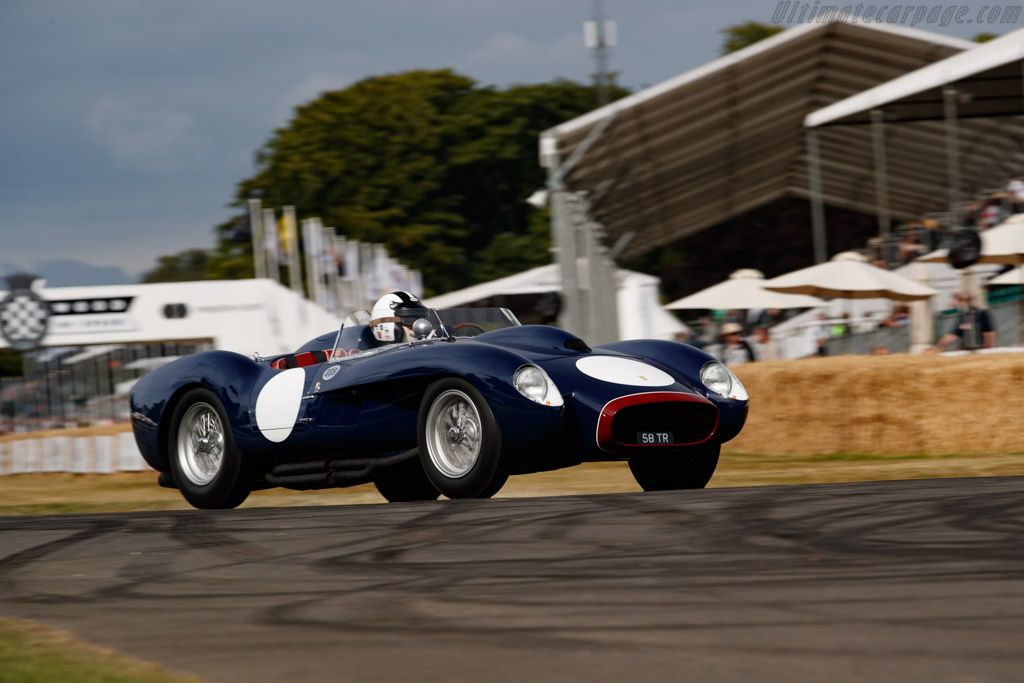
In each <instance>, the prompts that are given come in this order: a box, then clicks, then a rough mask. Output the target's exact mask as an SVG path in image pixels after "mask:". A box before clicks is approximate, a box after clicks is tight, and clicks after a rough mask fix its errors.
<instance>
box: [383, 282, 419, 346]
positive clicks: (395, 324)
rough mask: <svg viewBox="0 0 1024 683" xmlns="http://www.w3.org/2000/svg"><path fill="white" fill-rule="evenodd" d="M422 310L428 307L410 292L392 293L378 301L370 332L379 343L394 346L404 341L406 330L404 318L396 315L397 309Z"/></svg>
mask: <svg viewBox="0 0 1024 683" xmlns="http://www.w3.org/2000/svg"><path fill="white" fill-rule="evenodd" d="M409 308H422V309H423V310H424V311H426V308H427V307H426V306H424V305H423V303H422V302H420V300H419V299H417V298H416V297H415V296H413V295H412V294H410V293H409V292H391V293H390V294H385V295H384V296H382V297H381V298H379V299H377V303H375V304H374V305H373V309H372V310H371V311H370V331H371V332H373V336H374V338H376V339H377V341H379V342H382V343H385V344H393V343H395V342H400V341H403V340H404V338H405V328H404V327H403V325H402V318H400V317H399V316H398V315H396V314H395V311H396V309H409Z"/></svg>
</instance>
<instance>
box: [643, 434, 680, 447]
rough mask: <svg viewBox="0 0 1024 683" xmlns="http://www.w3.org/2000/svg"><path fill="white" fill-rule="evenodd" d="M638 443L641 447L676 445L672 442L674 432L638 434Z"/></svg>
mask: <svg viewBox="0 0 1024 683" xmlns="http://www.w3.org/2000/svg"><path fill="white" fill-rule="evenodd" d="M636 442H637V443H638V444H640V445H641V446H657V445H658V444H669V443H675V441H673V440H672V432H637V433H636Z"/></svg>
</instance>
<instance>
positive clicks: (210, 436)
mask: <svg viewBox="0 0 1024 683" xmlns="http://www.w3.org/2000/svg"><path fill="white" fill-rule="evenodd" d="M167 453H168V456H169V458H168V459H169V460H170V463H171V475H172V476H173V477H174V482H175V483H176V484H177V485H178V490H179V491H181V495H182V496H184V497H185V500H187V501H188V502H189V503H190V504H191V505H192V506H193V507H197V508H200V509H203V510H215V509H229V508H235V507H238V506H239V505H241V504H242V502H243V501H244V500H245V499H246V498H247V497H248V496H249V493H250V491H251V490H252V485H251V484H252V481H251V478H250V477H249V476H248V474H247V472H246V468H245V465H244V463H243V461H242V453H241V451H239V450H238V447H237V446H236V445H235V437H234V435H233V434H232V433H231V428H230V423H229V422H228V418H227V414H226V413H225V412H224V406H222V405H221V402H220V400H219V399H218V398H217V396H216V395H215V394H214V393H213V392H212V391H210V390H209V389H201V388H200V389H192V390H190V391H189V392H188V393H186V394H185V395H184V396H183V397H182V399H181V400H180V401H178V404H177V405H176V406H175V407H174V412H173V413H172V414H171V423H170V429H169V430H168V437H167Z"/></svg>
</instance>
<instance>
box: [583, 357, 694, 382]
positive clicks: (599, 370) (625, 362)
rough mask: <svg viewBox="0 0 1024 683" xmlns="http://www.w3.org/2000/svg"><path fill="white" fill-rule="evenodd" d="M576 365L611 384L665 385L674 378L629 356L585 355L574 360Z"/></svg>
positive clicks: (586, 372) (590, 375) (588, 373)
mask: <svg viewBox="0 0 1024 683" xmlns="http://www.w3.org/2000/svg"><path fill="white" fill-rule="evenodd" d="M576 367H577V369H579V371H580V372H582V373H583V374H584V375H587V376H588V377H593V378H594V379H599V380H601V381H603V382H611V383H612V384H628V385H630V386H635V387H667V386H668V385H670V384H674V383H675V380H674V379H672V376H671V375H669V374H668V373H667V372H662V371H661V370H659V369H658V368H656V367H654V366H653V365H648V364H647V363H641V362H640V361H638V360H630V359H629V358H616V357H613V356H587V357H586V358H580V359H579V360H578V361H576Z"/></svg>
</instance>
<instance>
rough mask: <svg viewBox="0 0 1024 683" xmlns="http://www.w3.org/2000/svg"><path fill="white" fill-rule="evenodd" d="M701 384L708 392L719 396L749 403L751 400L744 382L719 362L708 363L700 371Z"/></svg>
mask: <svg viewBox="0 0 1024 683" xmlns="http://www.w3.org/2000/svg"><path fill="white" fill-rule="evenodd" d="M700 383H701V384H703V385H704V388H706V389H707V390H708V391H710V392H712V393H715V394H718V395H719V396H724V397H726V398H731V399H733V400H736V401H747V400H749V399H750V395H749V394H748V393H747V388H746V387H744V386H743V382H741V381H740V380H739V377H737V376H736V374H735V373H734V372H733V371H732V370H730V369H729V368H728V367H727V366H726V365H725V364H724V363H721V362H719V361H717V360H711V361H708V362H707V363H705V364H704V366H703V367H702V368H701V369H700Z"/></svg>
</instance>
